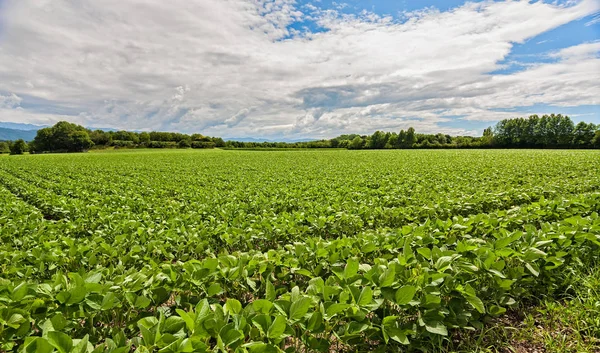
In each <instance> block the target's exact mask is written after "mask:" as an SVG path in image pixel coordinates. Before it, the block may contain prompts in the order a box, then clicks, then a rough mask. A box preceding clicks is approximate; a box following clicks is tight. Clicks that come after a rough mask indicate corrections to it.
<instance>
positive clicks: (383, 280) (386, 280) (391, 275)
mask: <svg viewBox="0 0 600 353" xmlns="http://www.w3.org/2000/svg"><path fill="white" fill-rule="evenodd" d="M395 279H396V267H395V266H394V264H390V265H389V267H388V268H387V269H386V270H385V271H384V272H383V273H382V274H381V276H379V285H380V286H381V287H382V288H383V287H391V286H392V284H394V281H395Z"/></svg>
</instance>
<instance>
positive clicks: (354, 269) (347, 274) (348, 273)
mask: <svg viewBox="0 0 600 353" xmlns="http://www.w3.org/2000/svg"><path fill="white" fill-rule="evenodd" d="M358 265H359V264H358V259H357V258H354V257H353V258H350V259H348V262H347V263H346V268H344V278H345V279H349V278H351V277H354V276H356V274H357V273H358Z"/></svg>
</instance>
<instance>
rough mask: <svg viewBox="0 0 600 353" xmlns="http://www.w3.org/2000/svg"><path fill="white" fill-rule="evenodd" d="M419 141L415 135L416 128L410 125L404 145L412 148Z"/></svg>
mask: <svg viewBox="0 0 600 353" xmlns="http://www.w3.org/2000/svg"><path fill="white" fill-rule="evenodd" d="M415 143H417V137H416V136H415V129H414V128H412V127H409V128H408V130H407V131H406V138H405V139H404V146H405V147H407V148H412V147H413V145H414V144H415Z"/></svg>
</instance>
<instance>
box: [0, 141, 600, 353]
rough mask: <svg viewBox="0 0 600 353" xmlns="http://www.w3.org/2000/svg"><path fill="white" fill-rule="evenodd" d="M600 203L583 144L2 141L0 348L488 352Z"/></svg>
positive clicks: (596, 232) (587, 233) (572, 271)
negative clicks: (18, 148) (267, 147)
mask: <svg viewBox="0 0 600 353" xmlns="http://www.w3.org/2000/svg"><path fill="white" fill-rule="evenodd" d="M599 211H600V152H599V151H597V150H596V151H593V150H589V151H565V150H562V151H560V150H380V151H347V150H317V151H315V150H306V151H305V150H299V151H235V150H168V151H164V150H163V151H152V150H141V151H114V152H94V153H82V154H47V155H23V156H10V157H9V156H0V351H6V352H8V351H22V352H41V353H51V352H58V353H71V352H75V353H84V352H97V353H101V352H104V353H124V352H140V353H143V352H160V353H170V352H257V353H258V352H282V351H286V352H371V351H373V352H398V351H400V352H412V351H421V352H422V351H425V352H436V351H439V352H447V351H452V350H461V349H468V348H465V346H463V343H462V342H466V341H468V340H469V338H468V337H473V336H476V337H483V338H482V339H481V341H479V342H477V344H480V346H479V348H481V350H480V351H482V352H483V351H487V350H489V351H494V349H498V351H501V350H500V348H498V347H496V348H494V347H493V345H488V346H485V342H486V341H485V340H486V335H485V332H486V330H488V328H489V327H493V326H494V325H498V322H503V320H508V318H510V317H512V316H514V313H516V312H519V311H523V310H525V309H524V308H527V307H532V306H533V307H535V306H537V305H539V304H540V302H541V301H543V300H545V301H549V302H550V303H553V302H556V303H561V302H564V300H565V298H568V297H569V296H571V297H573V296H575V295H576V294H574V293H576V292H575V291H576V288H577V286H578V284H580V283H579V279H580V278H581V277H582V274H584V273H588V272H590V271H591V272H593V271H594V269H596V272H595V273H596V274H598V272H599V270H598V269H599V268H600V267H599V264H600V218H599V216H598V212H599ZM596 278H600V276H598V277H596ZM598 283H600V279H599V280H598ZM599 291H600V289H599ZM596 294H597V296H596V298H600V294H598V293H597V292H596ZM597 300H598V303H597V305H596V304H594V302H593V301H592V304H591V306H589V308H588V309H586V310H585V311H586V312H588V313H589V314H590V315H591V316H590V317H592V319H590V320H593V316H595V315H594V310H597V312H596V313H597V314H598V316H597V317H600V299H597ZM582 311H584V310H582ZM586 322H587V325H585V327H584V326H582V327H579V328H577V335H578V336H577V337H580V338H581V339H582V340H583V341H585V342H586V344H587V347H588V348H587V349H589V350H590V351H594V349H596V348H598V349H600V348H599V347H600V344H599V343H598V342H599V341H600V319H598V321H597V322H596V323H597V326H596V325H595V324H594V321H591V322H590V321H589V320H588V321H586ZM461 347H462V348H461ZM469 349H470V348H469Z"/></svg>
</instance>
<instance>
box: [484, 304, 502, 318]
mask: <svg viewBox="0 0 600 353" xmlns="http://www.w3.org/2000/svg"><path fill="white" fill-rule="evenodd" d="M488 312H489V313H490V315H494V316H498V315H502V314H504V313H505V312H506V309H505V308H503V307H501V306H497V305H492V306H490V308H489V309H488Z"/></svg>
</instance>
